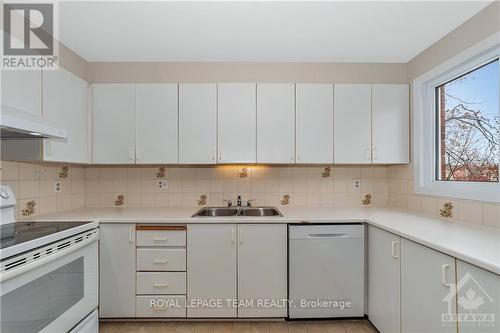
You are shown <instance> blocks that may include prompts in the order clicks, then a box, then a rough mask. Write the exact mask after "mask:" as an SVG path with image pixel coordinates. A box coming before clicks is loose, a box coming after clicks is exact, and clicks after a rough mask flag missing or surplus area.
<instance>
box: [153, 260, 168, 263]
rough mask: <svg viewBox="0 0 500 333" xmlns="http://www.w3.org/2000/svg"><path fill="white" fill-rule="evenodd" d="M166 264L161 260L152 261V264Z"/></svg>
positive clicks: (165, 261)
mask: <svg viewBox="0 0 500 333" xmlns="http://www.w3.org/2000/svg"><path fill="white" fill-rule="evenodd" d="M167 262H168V260H167V259H164V260H161V259H154V260H153V264H166V263H167Z"/></svg>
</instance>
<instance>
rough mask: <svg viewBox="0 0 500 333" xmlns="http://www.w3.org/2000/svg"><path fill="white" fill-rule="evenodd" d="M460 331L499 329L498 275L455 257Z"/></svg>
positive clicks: (471, 331)
mask: <svg viewBox="0 0 500 333" xmlns="http://www.w3.org/2000/svg"><path fill="white" fill-rule="evenodd" d="M457 296H458V299H457V302H458V314H459V317H458V318H459V322H458V324H459V329H458V331H459V332H460V333H476V332H498V331H499V330H500V275H496V274H494V273H491V272H487V271H485V270H483V269H481V268H478V267H476V266H473V265H471V264H468V263H465V262H463V261H460V260H457Z"/></svg>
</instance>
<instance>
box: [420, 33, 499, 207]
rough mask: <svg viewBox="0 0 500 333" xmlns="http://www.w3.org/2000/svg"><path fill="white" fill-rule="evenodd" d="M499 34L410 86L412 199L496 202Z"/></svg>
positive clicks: (445, 63) (497, 184) (462, 53)
mask: <svg viewBox="0 0 500 333" xmlns="http://www.w3.org/2000/svg"><path fill="white" fill-rule="evenodd" d="M499 41H500V32H499V33H496V34H494V35H492V36H490V37H488V38H486V39H485V40H483V41H481V42H479V43H478V44H476V45H474V46H472V47H470V48H469V49H466V50H464V51H463V52H461V53H460V54H458V55H456V56H454V57H452V58H450V59H449V60H447V61H445V62H444V63H442V64H440V65H438V66H437V67H435V68H434V69H431V70H430V71H429V72H427V73H425V74H423V75H422V76H420V77H418V78H416V79H415V80H414V81H413V164H414V190H415V193H417V194H425V195H435V196H442V197H453V198H460V199H469V200H481V201H490V202H500V183H499V157H500V149H499V141H500V132H499V130H500V128H499V118H500V108H499V95H500V65H499V62H500V61H499V57H500V43H499Z"/></svg>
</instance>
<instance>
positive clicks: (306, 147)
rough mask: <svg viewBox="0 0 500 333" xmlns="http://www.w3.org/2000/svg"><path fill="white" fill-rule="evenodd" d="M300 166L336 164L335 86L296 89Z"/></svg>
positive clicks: (306, 85)
mask: <svg viewBox="0 0 500 333" xmlns="http://www.w3.org/2000/svg"><path fill="white" fill-rule="evenodd" d="M295 100H296V140H295V141H296V147H295V151H296V155H297V159H296V161H297V163H328V164H330V163H333V85H332V84H297V85H296V97H295Z"/></svg>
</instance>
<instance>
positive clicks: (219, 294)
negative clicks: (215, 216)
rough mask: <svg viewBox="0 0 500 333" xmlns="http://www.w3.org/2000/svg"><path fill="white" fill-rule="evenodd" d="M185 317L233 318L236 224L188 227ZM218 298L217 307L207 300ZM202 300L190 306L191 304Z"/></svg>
mask: <svg viewBox="0 0 500 333" xmlns="http://www.w3.org/2000/svg"><path fill="white" fill-rule="evenodd" d="M187 244H188V245H187V272H188V278H187V299H188V305H190V307H188V309H187V316H188V317H191V318H195V317H233V318H234V317H236V315H237V309H236V307H233V306H232V304H227V303H226V300H235V299H236V297H237V287H236V225H235V224H190V225H188V229H187ZM217 300H221V302H222V303H221V304H220V306H213V305H214V304H212V306H210V304H209V303H208V302H212V301H217ZM197 302H199V303H204V304H200V305H199V306H193V305H192V304H191V303H197Z"/></svg>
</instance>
